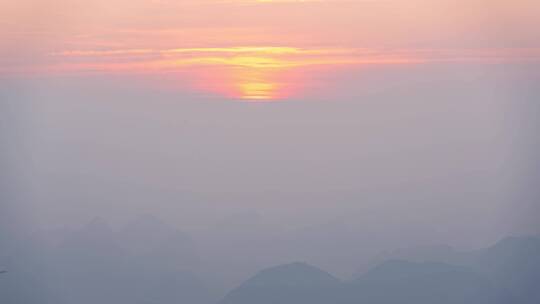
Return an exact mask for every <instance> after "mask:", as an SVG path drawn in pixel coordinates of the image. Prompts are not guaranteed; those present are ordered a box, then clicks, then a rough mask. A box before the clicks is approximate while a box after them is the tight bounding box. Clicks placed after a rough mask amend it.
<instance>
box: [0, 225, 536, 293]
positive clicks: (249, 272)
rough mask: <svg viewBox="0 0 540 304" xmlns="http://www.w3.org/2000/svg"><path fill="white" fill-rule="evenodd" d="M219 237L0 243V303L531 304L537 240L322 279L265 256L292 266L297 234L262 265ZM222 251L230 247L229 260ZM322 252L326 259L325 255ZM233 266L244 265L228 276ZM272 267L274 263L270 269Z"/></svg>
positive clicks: (85, 231)
mask: <svg viewBox="0 0 540 304" xmlns="http://www.w3.org/2000/svg"><path fill="white" fill-rule="evenodd" d="M235 224H236V223H235ZM231 225H232V224H231ZM233 226H234V225H233ZM235 228H237V227H235ZM227 229H229V230H230V229H232V228H231V227H230V226H227V225H222V226H219V227H218V228H216V231H212V232H209V231H207V232H206V234H200V235H199V236H198V237H200V238H203V239H204V238H206V239H207V240H210V242H211V243H212V242H214V240H212V237H211V236H210V235H211V234H214V235H213V237H216V238H218V239H220V240H222V241H225V242H223V243H222V244H213V246H214V247H212V246H209V245H208V244H204V241H202V242H199V241H200V240H199V239H197V238H195V237H192V236H190V235H189V234H187V233H185V232H182V231H180V230H179V229H177V228H175V227H174V226H173V225H169V224H166V223H164V222H163V221H161V220H160V219H158V218H156V217H153V216H141V217H140V218H138V219H136V220H134V221H131V222H129V223H128V224H126V225H124V226H123V227H120V228H118V229H113V228H111V226H110V225H109V223H108V222H107V221H106V220H104V219H101V218H96V219H94V220H92V221H91V222H89V223H88V224H86V225H83V226H82V227H78V228H76V229H71V230H70V229H60V230H55V231H39V232H34V233H32V234H30V235H28V236H25V237H22V238H21V239H18V240H13V239H12V240H9V242H7V240H3V241H4V242H3V244H4V245H6V244H9V247H6V246H4V247H3V248H2V251H1V253H2V255H3V258H2V259H1V262H0V269H2V270H3V271H4V272H3V273H1V274H0V297H1V301H0V302H1V303H21V304H71V303H74V304H93V303H100V304H133V303H140V304H146V303H148V304H150V303H152V304H154V303H156V304H157V303H163V304H166V303H182V304H337V303H343V304H361V303H375V304H379V303H380V304H387V303H388V304H394V303H395V304H397V303H405V304H409V303H410V304H413V303H414V304H432V303H442V304H468V303H470V304H497V303H500V304H515V303H523V304H537V303H540V289H539V288H538V282H540V238H538V237H508V238H505V239H503V240H501V241H499V242H497V243H496V244H494V245H492V246H489V247H487V248H483V249H478V250H472V251H457V250H454V249H452V248H451V247H449V246H432V247H423V248H409V249H407V250H395V251H391V252H386V253H381V254H379V255H378V256H376V257H373V258H372V259H370V260H369V262H368V263H365V264H364V266H362V267H361V266H360V265H350V268H351V269H354V268H355V267H357V268H358V269H360V268H362V269H363V270H358V271H357V272H355V273H354V274H352V275H351V276H349V277H339V278H338V277H336V276H334V275H332V274H330V272H331V269H330V272H327V271H325V270H323V269H321V268H319V267H318V266H317V265H312V264H310V263H307V262H304V261H302V260H299V261H286V259H287V258H288V257H287V256H286V255H283V254H282V255H281V256H280V254H279V253H277V252H272V250H270V248H271V247H275V246H285V247H284V250H283V252H286V251H288V250H289V251H295V250H296V251H297V252H298V253H297V255H296V257H298V258H299V259H300V258H302V253H301V252H300V251H299V250H298V248H301V247H302V246H305V244H306V242H307V241H308V239H310V238H317V235H308V234H304V235H301V234H299V235H296V236H295V239H294V242H290V243H287V242H285V241H284V240H279V239H278V238H276V237H274V238H266V239H265V240H264V241H265V242H268V243H267V244H266V245H257V247H261V248H260V250H259V251H258V252H257V253H256V254H260V255H264V254H265V252H267V253H268V254H272V255H275V256H274V257H275V261H276V262H274V264H273V265H261V264H264V262H261V261H259V262H255V261H250V260H249V259H250V258H251V257H252V256H250V255H249V254H248V253H245V256H242V252H243V250H244V249H245V248H243V247H242V246H240V245H238V244H241V241H239V238H238V234H236V239H232V238H228V237H226V236H225V235H226V234H224V233H226V230H227ZM243 229H246V230H250V229H253V230H255V231H256V230H257V227H256V225H254V224H253V223H252V226H251V227H250V224H245V225H244V226H243ZM219 233H221V234H219ZM216 234H217V235H216ZM319 237H320V238H319V239H318V243H319V244H320V246H321V248H320V249H321V250H324V251H326V250H327V249H324V246H331V245H329V244H330V243H329V240H328V239H325V237H324V236H319ZM245 240H246V242H251V241H252V240H249V238H247V237H246V239H245ZM226 242H230V244H226ZM295 243H296V246H297V247H295ZM285 244H288V245H285ZM210 245H212V244H210ZM342 245H343V244H342ZM220 246H222V247H221V248H220ZM227 246H240V247H239V248H236V249H237V250H235V249H234V248H226V247H227ZM265 246H267V247H265ZM358 246H359V247H361V244H358ZM244 247H246V248H247V246H245V245H244ZM335 250H340V249H339V248H337V247H336V248H335ZM326 252H327V254H328V255H331V254H330V253H329V252H331V250H330V251H326ZM230 255H235V257H233V256H230ZM305 256H306V257H308V256H309V254H307V253H306V254H305ZM234 258H238V259H239V260H242V259H244V260H245V262H244V263H243V264H242V263H240V264H235V265H233V266H231V265H229V266H231V267H228V265H227V264H228V263H229V262H230V261H232V260H234ZM289 258H290V257H289ZM271 260H272V258H270V259H268V260H267V261H271ZM279 260H282V261H283V263H281V264H277V261H279ZM267 263H270V262H267ZM359 264H360V259H359ZM242 267H244V268H242ZM255 268H258V270H255V271H254V270H253V269H255ZM235 271H236V273H235ZM242 276H244V277H243V278H242Z"/></svg>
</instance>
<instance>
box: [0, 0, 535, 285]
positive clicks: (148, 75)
mask: <svg viewBox="0 0 540 304" xmlns="http://www.w3.org/2000/svg"><path fill="white" fill-rule="evenodd" d="M539 83H540V1H538V0H317V1H315V0H313V1H311V0H304V1H300V0H298V1H293V0H277V1H270V0H265V1H256V0H176V1H173V0H94V1H89V0H0V147H2V149H0V196H2V197H1V198H0V208H1V209H2V210H0V218H8V219H9V220H11V221H12V222H13V224H9V225H10V227H12V228H10V229H13V231H21V230H22V228H25V227H26V226H28V227H30V228H32V227H31V226H32V225H35V226H40V227H41V226H43V227H52V228H54V229H56V228H59V227H61V226H62V227H63V226H64V225H65V226H70V225H71V226H72V227H75V226H79V225H80V224H81V223H86V222H89V221H90V220H91V219H92V218H93V217H95V216H99V217H104V218H107V219H110V220H111V222H112V223H116V225H118V227H120V226H121V223H126V222H129V220H130V219H131V218H135V217H137V216H138V215H140V214H152V215H156V216H158V217H161V218H164V219H165V220H168V221H169V222H171V223H176V224H178V225H179V226H180V227H181V228H186V229H192V230H193V231H198V229H207V228H208V227H216V229H217V230H220V229H221V228H219V227H221V226H219V225H220V224H219V223H221V222H223V221H225V222H236V221H237V219H240V220H239V221H240V224H239V226H238V230H234V231H236V232H233V233H232V236H236V235H238V236H239V237H242V235H244V234H243V233H244V232H250V230H251V228H250V227H251V226H250V225H251V224H250V223H252V221H254V222H256V225H261V227H262V228H261V231H267V232H268V233H269V234H268V238H269V239H273V236H274V234H272V233H278V232H279V231H281V228H282V227H289V228H286V229H285V230H283V231H296V229H297V228H298V229H301V230H302V231H308V232H306V233H308V234H310V235H311V233H313V235H317V236H321V237H323V238H326V240H328V243H324V242H323V243H319V241H318V240H319V239H318V238H313V239H312V240H313V242H312V243H311V244H313V246H314V247H309V248H307V250H308V251H309V252H310V256H311V257H312V259H311V260H312V261H314V262H315V264H316V265H320V266H325V267H326V266H327V267H328V269H333V270H335V271H336V272H337V273H342V274H344V275H345V274H346V275H350V273H348V272H349V271H350V270H351V269H350V265H353V264H355V263H356V261H357V259H358V257H360V256H362V257H365V258H368V257H369V256H371V255H372V254H373V256H375V255H376V254H378V253H379V252H381V251H384V250H394V249H395V248H399V247H404V248H405V247H407V248H408V247H409V246H416V245H419V246H422V245H425V244H428V243H430V242H435V243H437V244H449V245H452V246H454V245H455V246H456V248H469V249H473V248H478V247H479V246H481V245H489V244H493V243H495V242H496V241H497V240H499V239H501V238H503V237H506V236H509V235H526V234H538V233H540V227H539V225H538V214H539V210H540V207H538V201H539V200H538V197H539V195H540V193H539V190H538V180H539V179H540V177H539V173H538V172H540V170H537V168H539V164H540V161H539V157H538V155H540V153H539V151H540V142H539V136H538V130H539V125H540V119H539V117H540V103H539V100H540V86H539V85H538V84H539ZM6 168H7V169H6ZM4 181H9V183H8V182H4ZM3 197H7V198H6V199H4V198H3ZM4 202H9V205H8V207H4V205H2V204H3V203H4ZM4 208H6V209H7V208H9V210H8V211H4V210H5V209H4ZM259 215H260V216H259ZM17 217H20V218H21V219H24V221H23V220H19V219H18V218H17ZM16 218H17V219H16ZM229 218H232V220H228V219H229ZM242 219H243V220H242ZM25 221H26V223H25ZM243 221H247V222H248V223H247V224H245V225H246V226H243V225H244V224H242V223H243ZM4 222H5V221H4ZM27 223H28V224H27ZM233 224H236V223H233ZM2 225H4V226H2ZM5 225H7V224H4V223H3V221H2V220H0V228H2V227H5ZM233 226H234V227H236V226H235V225H233ZM28 227H26V228H28ZM245 227H248V228H245ZM321 227H322V228H321ZM30 228H28V229H29V230H32V229H30ZM235 229H236V228H235ZM287 229H290V230H287ZM2 230H5V229H0V232H1V231H2ZM251 232H252V233H253V236H254V239H256V240H259V239H260V235H259V232H257V231H256V230H255V232H253V231H251ZM279 233H281V232H279ZM302 233H303V232H302ZM248 234H249V233H248ZM340 235H350V236H351V239H354V241H349V239H348V238H343V239H342V241H343V243H342V244H346V245H344V247H343V248H346V247H348V246H350V248H349V249H350V250H349V249H344V250H337V251H336V250H334V247H336V246H335V244H336V243H334V241H335V240H336V236H338V237H337V238H338V239H339V236H340ZM218 240H219V238H218ZM287 240H289V238H288V236H287ZM290 240H294V238H291V239H290ZM310 240H311V239H310ZM337 242H338V243H339V241H337ZM224 244H225V243H224ZM258 244H259V243H256V242H255V243H250V246H253V247H254V248H253V251H252V252H251V254H247V255H244V252H242V253H241V254H236V253H235V252H234V251H235V250H237V251H243V250H244V248H243V247H235V246H234V245H230V244H228V243H227V244H225V245H223V248H226V249H227V250H229V249H230V250H231V251H230V252H229V251H227V252H229V253H227V254H223V256H226V257H227V259H229V258H231V259H236V262H230V261H229V260H227V261H225V260H224V262H223V264H220V265H222V266H223V268H224V269H228V270H226V271H224V272H223V273H228V274H229V275H230V276H231V278H233V279H227V280H224V281H227V282H228V284H231V285H235V284H236V283H238V284H239V283H240V282H241V281H240V280H241V279H242V278H245V276H246V275H247V274H248V273H251V271H254V270H258V269H262V268H263V266H264V267H266V266H267V265H273V264H279V263H281V262H283V261H282V260H279V259H278V258H277V257H274V256H272V255H271V254H267V252H262V253H261V254H259V253H260V252H259V251H258V250H263V249H261V248H255V247H258ZM270 244H271V243H270ZM321 244H323V245H321ZM323 247H324V248H323ZM250 248H251V247H250ZM263 248H266V247H263ZM287 248H288V247H287ZM287 248H285V247H283V248H282V249H283V253H286V255H282V256H281V257H284V258H285V257H286V259H285V260H286V261H289V258H291V257H292V256H288V254H289V253H290V252H289V250H288V249H287ZM222 250H224V249H222ZM276 250H278V251H279V246H278V248H277V249H276ZM212 252H213V251H212ZM216 252H217V253H219V252H218V251H216ZM276 252H277V251H276ZM277 256H279V254H278V255H277ZM246 257H247V258H246ZM297 258H298V257H296V256H294V260H296V259H297ZM301 258H302V260H303V257H301ZM308 258H309V257H308ZM248 260H249V261H251V260H253V265H252V266H249V267H247V268H244V269H243V270H242V267H243V266H245V265H246V263H248V262H247V261H248ZM308 261H309V259H308ZM217 264H219V263H217ZM0 266H1V265H0ZM208 267H209V268H212V266H211V265H208ZM212 271H214V269H212ZM237 271H238V272H237ZM235 286H236V285H235Z"/></svg>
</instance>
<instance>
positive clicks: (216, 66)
mask: <svg viewBox="0 0 540 304" xmlns="http://www.w3.org/2000/svg"><path fill="white" fill-rule="evenodd" d="M539 13H540V3H539V2H538V1H534V0H517V1H502V0H472V1H462V0H457V1H450V0H409V1H407V0H356V1H350V0H326V1H325V0H319V1H293V0H278V1H267V0H266V1H256V0H197V1H196V0H184V1H168V0H161V1H160V0H135V1H127V0H112V1H79V0H74V1H67V0H51V1H37V0H23V1H7V0H1V1H0V16H1V19H0V20H1V21H0V23H1V28H0V40H1V41H2V42H1V44H2V47H1V48H0V74H1V75H3V76H6V75H7V76H10V75H19V76H21V75H22V76H23V77H26V76H28V75H35V74H39V75H51V74H54V75H56V74H63V73H64V74H65V73H70V74H73V73H76V74H81V73H82V74H84V73H93V74H95V73H98V74H99V73H102V74H110V73H121V74H134V73H136V74H140V73H147V74H156V73H162V72H167V73H170V72H171V71H172V72H177V73H178V74H179V75H180V74H182V75H184V76H182V77H183V78H182V79H183V80H182V81H184V82H185V81H188V80H189V81H190V82H193V83H195V84H196V85H195V87H194V89H196V90H200V89H203V90H205V89H206V90H209V91H214V93H219V94H225V95H227V97H233V98H238V97H240V98H242V97H243V98H250V97H253V98H254V99H258V97H259V98H260V99H277V98H282V97H285V96H287V95H289V94H292V93H293V91H298V90H295V89H294V88H293V87H294V85H292V84H291V83H289V82H290V81H291V78H294V81H295V82H296V84H297V85H296V86H297V87H299V86H302V85H308V86H309V84H307V83H304V84H303V83H302V82H305V81H307V80H302V78H305V77H302V74H303V73H306V70H308V69H310V70H313V69H320V71H321V72H322V71H325V72H328V71H331V70H340V69H341V70H342V69H343V68H346V69H358V68H359V67H361V66H363V65H403V64H415V65H416V64H426V63H450V64H452V63H459V62H463V63H467V64H475V63H479V64H485V63H489V64H499V63H507V62H537V61H540V24H539V21H537V20H538V19H537V16H538V14H539ZM186 75H187V76H186ZM201 83H204V85H202V87H201V85H200V84H201Z"/></svg>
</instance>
